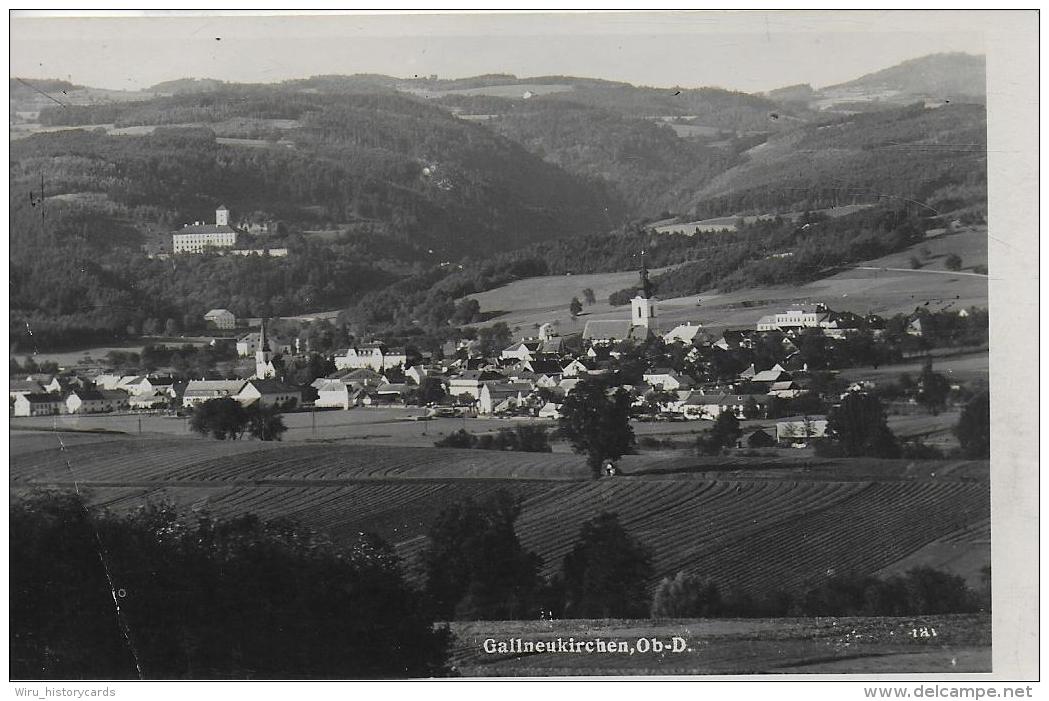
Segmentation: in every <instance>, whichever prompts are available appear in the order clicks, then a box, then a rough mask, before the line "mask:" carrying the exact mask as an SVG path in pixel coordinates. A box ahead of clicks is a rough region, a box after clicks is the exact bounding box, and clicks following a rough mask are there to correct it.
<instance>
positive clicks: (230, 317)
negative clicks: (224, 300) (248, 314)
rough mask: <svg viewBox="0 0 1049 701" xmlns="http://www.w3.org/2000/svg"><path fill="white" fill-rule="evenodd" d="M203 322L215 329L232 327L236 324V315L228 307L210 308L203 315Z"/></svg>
mask: <svg viewBox="0 0 1049 701" xmlns="http://www.w3.org/2000/svg"><path fill="white" fill-rule="evenodd" d="M204 323H206V324H207V325H209V326H213V327H215V328H216V329H232V328H236V326H237V317H236V316H234V314H233V312H231V311H230V310H228V309H212V310H211V311H209V312H208V313H207V314H205V315H204Z"/></svg>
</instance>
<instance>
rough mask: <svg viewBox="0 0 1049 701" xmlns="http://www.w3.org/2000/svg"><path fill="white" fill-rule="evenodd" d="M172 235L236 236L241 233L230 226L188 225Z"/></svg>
mask: <svg viewBox="0 0 1049 701" xmlns="http://www.w3.org/2000/svg"><path fill="white" fill-rule="evenodd" d="M171 233H172V234H174V235H175V236H178V235H179V234H236V233H240V232H238V231H237V230H236V229H234V228H233V227H232V226H230V225H229V224H222V225H219V224H187V225H186V226H184V227H182V228H181V229H179V230H178V231H172V232H171Z"/></svg>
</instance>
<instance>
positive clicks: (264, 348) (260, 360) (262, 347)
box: [253, 319, 277, 380]
mask: <svg viewBox="0 0 1049 701" xmlns="http://www.w3.org/2000/svg"><path fill="white" fill-rule="evenodd" d="M276 376H277V369H276V368H275V367H273V355H272V354H271V353H270V346H269V343H267V342H266V320H265V319H263V320H262V327H261V328H260V330H259V348H258V350H257V351H255V377H254V378H253V379H257V380H267V379H269V378H271V377H276Z"/></svg>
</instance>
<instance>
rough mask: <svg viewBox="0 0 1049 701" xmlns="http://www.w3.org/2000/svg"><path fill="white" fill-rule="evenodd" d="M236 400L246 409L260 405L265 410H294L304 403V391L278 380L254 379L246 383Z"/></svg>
mask: <svg viewBox="0 0 1049 701" xmlns="http://www.w3.org/2000/svg"><path fill="white" fill-rule="evenodd" d="M235 399H236V400H237V401H238V402H240V403H241V404H243V405H244V406H246V407H248V406H252V405H253V404H258V405H259V406H261V407H265V408H268V407H272V406H277V407H282V408H284V407H291V408H293V407H296V406H298V405H299V404H301V403H302V391H301V390H300V389H299V388H298V387H292V386H291V385H287V384H284V383H283V382H279V381H277V380H269V379H253V380H248V381H247V382H245V383H244V385H243V386H242V387H241V388H240V390H239V391H238V392H237V394H236V396H235Z"/></svg>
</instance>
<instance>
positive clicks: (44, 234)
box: [40, 171, 53, 243]
mask: <svg viewBox="0 0 1049 701" xmlns="http://www.w3.org/2000/svg"><path fill="white" fill-rule="evenodd" d="M46 237H47V227H46V225H45V224H44V171H40V240H41V241H43V240H44V239H45V238H46ZM52 243H53V242H52Z"/></svg>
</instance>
